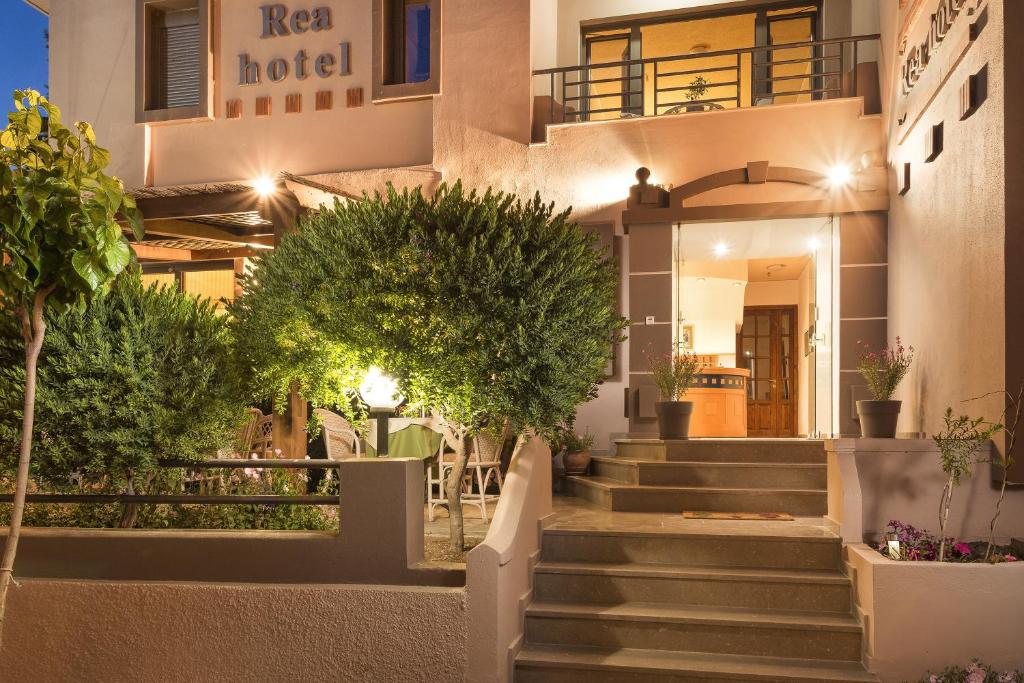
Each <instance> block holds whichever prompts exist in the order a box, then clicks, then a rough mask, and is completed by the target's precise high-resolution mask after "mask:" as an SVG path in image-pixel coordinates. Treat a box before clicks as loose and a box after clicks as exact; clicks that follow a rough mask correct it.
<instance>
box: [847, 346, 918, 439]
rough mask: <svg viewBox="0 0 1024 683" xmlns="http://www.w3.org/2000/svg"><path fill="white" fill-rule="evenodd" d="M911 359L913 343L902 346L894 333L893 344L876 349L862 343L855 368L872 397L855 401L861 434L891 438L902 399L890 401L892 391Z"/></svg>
mask: <svg viewBox="0 0 1024 683" xmlns="http://www.w3.org/2000/svg"><path fill="white" fill-rule="evenodd" d="M913 360H914V347H913V346H909V347H906V348H904V346H903V343H902V342H901V341H900V338H899V337H896V346H895V347H894V348H890V347H885V348H883V349H881V350H880V351H872V350H871V346H870V345H869V344H864V352H863V353H862V354H861V357H860V362H859V363H858V366H857V369H858V370H859V372H860V374H861V377H863V378H864V381H866V382H867V383H868V390H869V391H870V392H871V396H872V399H871V400H869V401H857V415H858V416H859V417H860V434H861V436H862V437H864V438H876V439H891V438H893V437H895V436H896V423H897V421H898V420H899V416H900V406H901V405H902V403H903V402H902V401H893V400H892V395H893V393H895V392H896V387H898V386H899V385H900V382H902V381H903V378H904V377H906V376H907V373H908V372H909V371H910V364H911V362H912V361H913Z"/></svg>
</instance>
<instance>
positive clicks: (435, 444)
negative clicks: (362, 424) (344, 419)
mask: <svg viewBox="0 0 1024 683" xmlns="http://www.w3.org/2000/svg"><path fill="white" fill-rule="evenodd" d="M435 426H436V420H435V419H434V418H431V417H394V418H391V419H390V420H388V451H389V454H390V455H391V456H392V457H396V458H419V459H420V460H426V459H427V458H430V457H433V456H435V455H437V451H438V449H439V448H440V447H441V439H442V438H443V437H442V436H441V434H440V432H438V431H435V429H434V428H435ZM375 443H377V424H376V422H375V421H373V420H371V421H370V424H369V425H368V429H367V431H366V438H365V440H364V446H365V448H364V452H365V453H366V455H367V457H370V458H376V457H377V449H376V448H374V446H373V444H375Z"/></svg>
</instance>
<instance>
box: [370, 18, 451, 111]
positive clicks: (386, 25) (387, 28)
mask: <svg viewBox="0 0 1024 683" xmlns="http://www.w3.org/2000/svg"><path fill="white" fill-rule="evenodd" d="M375 3H376V4H375V5H374V16H373V19H374V65H373V99H374V100H375V101H380V100H390V99H410V98H417V97H427V96H430V95H436V94H438V92H440V88H439V83H440V78H439V74H438V70H439V64H440V54H441V50H440V42H439V37H440V25H441V18H440V15H439V5H438V2H437V0H375Z"/></svg>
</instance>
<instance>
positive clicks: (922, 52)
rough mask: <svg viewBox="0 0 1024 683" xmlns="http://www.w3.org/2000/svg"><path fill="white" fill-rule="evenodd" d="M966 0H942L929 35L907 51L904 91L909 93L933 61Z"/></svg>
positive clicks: (930, 26) (929, 29) (904, 69)
mask: <svg viewBox="0 0 1024 683" xmlns="http://www.w3.org/2000/svg"><path fill="white" fill-rule="evenodd" d="M965 3H966V0H940V2H939V6H938V7H937V8H936V9H935V12H934V13H933V14H932V15H931V22H930V23H929V26H928V35H927V36H925V38H924V40H923V41H922V42H920V43H918V44H915V45H914V46H913V47H911V48H910V49H909V51H908V52H907V53H906V57H905V58H904V61H903V93H904V94H907V93H909V92H910V90H911V89H912V88H913V87H914V86H915V85H916V84H917V81H918V80H919V79H920V78H921V74H922V73H923V72H924V70H925V69H926V68H928V63H929V62H930V61H931V59H932V56H933V55H934V54H935V52H936V50H938V49H939V46H940V45H941V44H942V41H943V40H945V38H946V34H947V33H949V29H951V28H952V27H953V22H955V21H956V18H957V17H958V16H959V15H960V11H961V10H962V9H963V8H964V4H965Z"/></svg>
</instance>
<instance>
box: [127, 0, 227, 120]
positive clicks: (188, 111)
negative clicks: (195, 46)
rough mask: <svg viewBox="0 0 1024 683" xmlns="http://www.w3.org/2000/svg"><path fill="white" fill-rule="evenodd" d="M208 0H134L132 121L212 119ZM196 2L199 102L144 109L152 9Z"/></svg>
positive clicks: (153, 10) (211, 41)
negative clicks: (194, 104)
mask: <svg viewBox="0 0 1024 683" xmlns="http://www.w3.org/2000/svg"><path fill="white" fill-rule="evenodd" d="M210 1H211V0H198V1H194V0H135V122H136V123H146V124H153V123H172V122H184V121H197V120H210V119H212V118H213V87H212V74H213V39H212V25H211V8H210ZM193 4H194V5H196V6H197V8H198V10H199V104H198V105H196V106H190V107H168V108H162V109H149V108H147V106H146V105H147V102H146V100H147V98H146V92H147V90H148V88H149V81H148V80H147V79H148V77H149V72H150V68H151V65H152V60H151V59H150V50H151V47H152V46H151V45H150V41H149V36H150V31H149V27H150V22H151V19H152V16H153V14H154V12H155V11H158V10H163V9H176V8H184V7H186V6H190V5H193Z"/></svg>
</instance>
